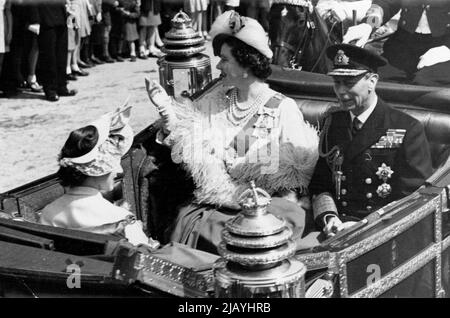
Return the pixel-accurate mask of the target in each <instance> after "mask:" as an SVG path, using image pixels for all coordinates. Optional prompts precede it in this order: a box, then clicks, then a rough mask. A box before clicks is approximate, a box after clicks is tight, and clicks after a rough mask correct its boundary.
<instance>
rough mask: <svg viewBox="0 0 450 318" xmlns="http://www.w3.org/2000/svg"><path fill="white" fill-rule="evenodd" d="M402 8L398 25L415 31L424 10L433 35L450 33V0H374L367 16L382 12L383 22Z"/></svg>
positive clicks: (412, 31) (410, 31)
mask: <svg viewBox="0 0 450 318" xmlns="http://www.w3.org/2000/svg"><path fill="white" fill-rule="evenodd" d="M400 9H402V12H401V16H400V20H399V22H398V26H399V27H400V28H401V29H403V30H405V31H408V32H409V33H414V31H415V30H416V28H417V25H418V23H419V20H420V18H421V16H422V13H423V11H424V10H426V14H427V18H428V24H429V26H430V30H431V33H432V35H433V37H439V36H443V35H449V34H450V1H448V0H374V1H373V2H372V6H371V8H370V9H369V11H367V14H366V16H370V15H373V14H381V15H382V17H383V22H382V24H384V23H386V22H387V21H389V20H390V19H391V18H392V17H393V16H394V15H395V14H396V13H397V12H398V11H399V10H400Z"/></svg>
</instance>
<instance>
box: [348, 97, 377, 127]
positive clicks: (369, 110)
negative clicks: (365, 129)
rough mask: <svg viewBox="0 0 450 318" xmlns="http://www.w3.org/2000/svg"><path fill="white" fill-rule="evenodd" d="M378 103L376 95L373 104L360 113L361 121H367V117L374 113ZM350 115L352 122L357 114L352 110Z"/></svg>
mask: <svg viewBox="0 0 450 318" xmlns="http://www.w3.org/2000/svg"><path fill="white" fill-rule="evenodd" d="M377 103H378V96H377V95H375V100H374V102H373V104H372V105H370V107H369V108H367V109H366V110H365V111H364V112H363V113H362V114H360V115H359V116H358V119H359V121H360V122H361V123H362V124H363V125H364V123H365V122H366V121H367V119H368V118H369V116H370V114H372V112H373V110H374V109H375V106H377ZM350 116H351V118H352V122H353V119H354V118H355V117H356V116H355V115H353V113H352V112H350Z"/></svg>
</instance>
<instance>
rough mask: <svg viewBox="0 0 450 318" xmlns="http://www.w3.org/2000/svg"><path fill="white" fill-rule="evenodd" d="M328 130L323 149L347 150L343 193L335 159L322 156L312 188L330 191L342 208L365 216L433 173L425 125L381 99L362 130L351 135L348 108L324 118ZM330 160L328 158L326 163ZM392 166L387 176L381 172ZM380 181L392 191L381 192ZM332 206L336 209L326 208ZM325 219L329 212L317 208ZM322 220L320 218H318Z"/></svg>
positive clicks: (318, 192)
mask: <svg viewBox="0 0 450 318" xmlns="http://www.w3.org/2000/svg"><path fill="white" fill-rule="evenodd" d="M326 125H329V128H328V129H327V131H323V132H322V136H321V152H322V153H326V152H328V151H329V150H330V149H332V147H333V146H337V147H338V148H339V150H340V153H341V154H342V155H343V158H342V159H343V161H342V166H341V168H340V171H341V172H342V177H341V182H340V188H341V191H340V198H338V197H337V195H336V182H335V178H334V175H333V170H336V169H335V166H334V165H333V163H332V162H331V161H332V160H331V158H332V157H333V155H335V153H333V154H330V156H329V157H328V160H327V158H324V157H322V153H321V158H320V159H319V161H318V163H317V166H316V170H315V173H314V175H313V178H312V181H311V184H310V191H311V193H312V194H313V195H318V194H320V193H324V192H329V193H331V194H332V196H333V198H334V201H335V202H336V206H337V210H338V211H339V213H340V214H341V215H342V214H345V215H349V216H354V217H357V218H363V217H365V216H367V215H368V214H369V213H371V212H373V211H374V210H376V209H378V208H380V207H382V206H384V205H386V204H387V203H389V202H391V201H394V200H397V199H399V198H401V197H404V196H406V195H408V194H410V193H412V192H413V191H415V190H416V189H417V188H419V187H420V186H421V185H422V184H423V183H424V181H425V179H426V178H428V177H429V176H430V175H431V173H432V165H431V156H430V150H429V145H428V141H427V138H426V136H425V132H424V129H423V126H422V124H421V123H420V122H419V121H418V120H416V119H414V118H412V117H411V116H409V115H407V114H406V113H404V112H402V111H399V110H396V109H394V108H392V107H390V106H389V105H387V104H386V103H384V102H383V101H382V100H380V99H378V103H377V105H376V107H375V109H374V110H373V112H372V114H371V115H370V116H369V118H368V119H367V121H366V122H365V124H364V125H363V127H362V129H361V130H359V131H358V132H357V133H356V134H355V135H354V136H353V137H352V133H351V117H350V113H349V112H344V111H339V112H335V113H332V114H331V115H329V116H328V117H327V118H326V120H325V126H326ZM327 161H328V162H327ZM389 170H391V171H392V173H391V175H390V177H388V178H387V179H386V180H383V179H381V177H382V175H380V176H379V175H377V172H378V173H379V174H380V172H379V171H381V172H389ZM382 184H388V185H389V186H384V189H385V190H386V187H387V188H389V187H390V189H391V191H385V192H384V193H383V192H382V191H380V189H379V187H380V186H381V185H382ZM326 210H330V211H332V210H333V209H326ZM314 212H315V219H316V221H319V220H320V221H321V217H320V216H321V215H322V216H323V215H324V213H325V212H327V211H314ZM320 221H319V222H320Z"/></svg>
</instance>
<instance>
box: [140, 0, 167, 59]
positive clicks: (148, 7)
mask: <svg viewBox="0 0 450 318" xmlns="http://www.w3.org/2000/svg"><path fill="white" fill-rule="evenodd" d="M160 10H161V3H160V1H159V0H142V1H141V16H140V17H139V26H140V29H139V58H141V59H146V58H147V57H148V56H150V57H161V56H162V55H163V53H162V52H161V50H160V49H159V48H158V47H161V46H163V43H162V41H161V38H160V36H159V31H158V25H160V24H161V16H160V14H159V13H160Z"/></svg>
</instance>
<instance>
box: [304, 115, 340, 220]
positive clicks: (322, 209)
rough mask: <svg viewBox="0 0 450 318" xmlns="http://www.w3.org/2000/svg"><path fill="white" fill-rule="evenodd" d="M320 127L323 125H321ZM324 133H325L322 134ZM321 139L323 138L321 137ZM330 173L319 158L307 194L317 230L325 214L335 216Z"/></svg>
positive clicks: (322, 159) (325, 162) (322, 158)
mask: <svg viewBox="0 0 450 318" xmlns="http://www.w3.org/2000/svg"><path fill="white" fill-rule="evenodd" d="M321 126H322V127H324V126H325V125H324V124H322V125H321ZM322 133H326V132H322ZM321 138H323V137H321ZM333 184H334V183H333V178H332V172H331V170H330V168H329V166H328V164H327V160H326V158H324V157H320V158H319V160H318V161H317V165H316V167H315V169H314V174H313V176H312V178H311V183H310V185H309V193H310V194H311V196H312V206H313V214H314V220H315V221H316V224H317V225H318V227H319V228H322V227H323V224H322V219H323V216H325V215H327V214H336V215H337V213H338V212H337V207H336V204H335V202H334V199H333V195H332V193H333V192H334V186H333Z"/></svg>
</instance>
